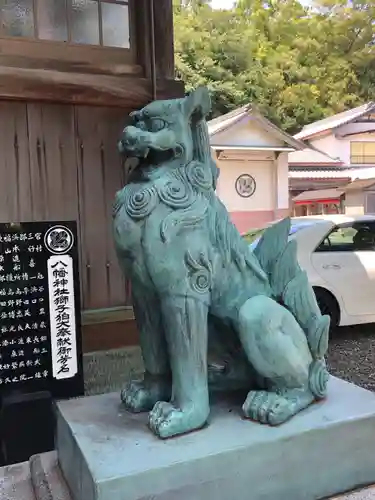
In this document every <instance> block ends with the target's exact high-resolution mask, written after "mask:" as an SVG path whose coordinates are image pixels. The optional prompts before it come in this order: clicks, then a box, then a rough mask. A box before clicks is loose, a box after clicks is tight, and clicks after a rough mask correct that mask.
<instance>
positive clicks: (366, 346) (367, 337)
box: [328, 324, 375, 391]
mask: <svg viewBox="0 0 375 500" xmlns="http://www.w3.org/2000/svg"><path fill="white" fill-rule="evenodd" d="M328 366H329V370H330V373H331V374H332V375H335V376H336V377H339V378H342V379H345V380H347V381H349V382H353V383H354V384H357V385H359V386H361V387H363V388H365V389H369V390H371V391H375V324H371V325H359V326H355V327H345V328H344V327H343V328H338V329H337V331H335V332H333V333H332V338H331V340H330V346H329V354H328Z"/></svg>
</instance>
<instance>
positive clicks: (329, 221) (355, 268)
mask: <svg viewBox="0 0 375 500" xmlns="http://www.w3.org/2000/svg"><path fill="white" fill-rule="evenodd" d="M291 222H292V224H291V230H290V236H289V238H290V239H295V240H296V242H297V256H298V260H299V264H300V266H301V267H302V268H303V269H304V270H305V271H306V272H307V275H308V278H309V281H310V283H311V285H312V286H313V289H314V291H315V295H316V298H317V301H318V304H319V307H320V309H321V311H322V313H323V314H329V315H330V317H331V324H332V326H344V325H355V324H360V323H373V322H375V215H358V216H347V215H317V216H307V217H293V218H292V219H291ZM264 230H265V228H263V229H259V230H254V231H252V232H250V233H247V235H245V238H246V239H249V238H250V239H251V240H252V243H251V245H250V246H251V247H252V248H254V247H255V246H256V245H257V243H258V241H259V239H260V237H261V235H262V233H263V231H264Z"/></svg>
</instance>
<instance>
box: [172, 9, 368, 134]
mask: <svg viewBox="0 0 375 500" xmlns="http://www.w3.org/2000/svg"><path fill="white" fill-rule="evenodd" d="M174 9H175V48H176V69H177V75H178V77H180V78H182V79H183V80H184V81H185V82H186V88H187V90H191V89H193V88H196V87H197V86H198V85H202V84H204V85H207V87H208V88H209V90H210V93H211V96H212V99H213V103H214V107H213V116H217V115H220V114H222V113H225V112H227V111H230V110H232V109H234V108H236V107H238V106H240V105H243V104H245V103H249V102H252V103H254V104H256V105H257V106H258V108H259V109H260V111H262V112H263V113H264V114H265V116H267V117H268V118H269V119H271V120H272V121H273V122H274V123H276V124H278V125H280V126H282V127H283V128H284V129H285V130H288V131H290V132H296V131H298V130H299V129H300V128H301V127H302V126H303V125H304V124H306V123H310V122H312V121H315V120H318V119H320V118H324V117H325V116H328V115H330V114H333V113H338V112H340V111H344V110H345V109H348V108H350V107H354V106H357V105H360V104H362V103H364V102H366V101H369V100H372V99H375V43H374V42H375V3H374V2H365V1H364V0H351V2H349V3H348V2H347V0H319V1H316V2H315V3H311V4H310V5H309V6H306V5H303V4H301V3H300V2H299V1H298V0H267V1H264V0H238V1H237V3H236V5H235V7H234V8H233V9H231V10H212V9H211V7H210V5H209V2H207V1H202V0H189V1H178V0H177V1H175V2H174Z"/></svg>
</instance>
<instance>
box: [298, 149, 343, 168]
mask: <svg viewBox="0 0 375 500" xmlns="http://www.w3.org/2000/svg"><path fill="white" fill-rule="evenodd" d="M288 162H289V165H312V164H314V163H315V164H319V165H342V161H341V160H340V158H332V157H331V156H329V155H327V154H326V153H323V151H319V150H317V149H312V148H306V149H303V150H302V151H293V153H289V155H288Z"/></svg>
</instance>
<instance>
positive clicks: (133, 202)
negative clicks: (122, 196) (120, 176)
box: [125, 187, 158, 220]
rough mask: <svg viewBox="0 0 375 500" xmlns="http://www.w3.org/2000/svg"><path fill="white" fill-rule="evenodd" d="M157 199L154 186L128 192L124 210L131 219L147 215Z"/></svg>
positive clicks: (138, 218) (142, 217)
mask: <svg viewBox="0 0 375 500" xmlns="http://www.w3.org/2000/svg"><path fill="white" fill-rule="evenodd" d="M157 201H158V197H157V193H156V190H155V188H154V187H145V188H143V189H138V190H136V191H133V192H131V193H129V196H128V198H127V200H126V205H125V208H126V211H127V213H128V215H129V216H130V217H131V218H132V219H136V220H140V219H144V218H145V217H147V216H148V215H149V214H150V213H151V212H152V211H153V210H154V208H155V207H156V204H157Z"/></svg>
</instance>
